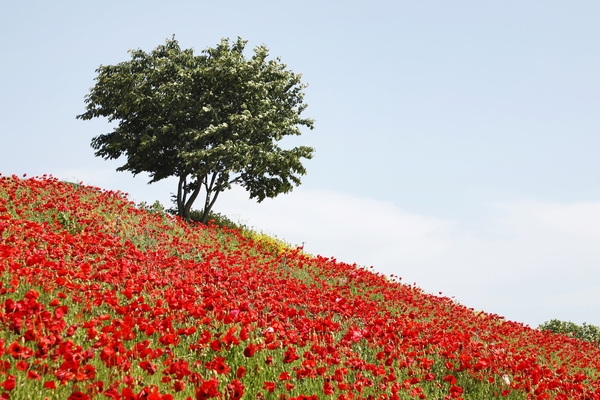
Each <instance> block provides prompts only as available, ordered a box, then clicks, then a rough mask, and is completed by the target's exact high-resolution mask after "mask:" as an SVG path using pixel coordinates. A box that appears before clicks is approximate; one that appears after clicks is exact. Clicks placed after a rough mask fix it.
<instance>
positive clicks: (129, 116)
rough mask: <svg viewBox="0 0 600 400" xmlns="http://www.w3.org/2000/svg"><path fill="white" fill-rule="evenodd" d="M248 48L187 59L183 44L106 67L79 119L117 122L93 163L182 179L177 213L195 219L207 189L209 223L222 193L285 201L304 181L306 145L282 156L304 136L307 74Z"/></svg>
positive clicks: (97, 142) (190, 54)
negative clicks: (238, 191)
mask: <svg viewBox="0 0 600 400" xmlns="http://www.w3.org/2000/svg"><path fill="white" fill-rule="evenodd" d="M246 43H247V41H245V40H242V39H241V38H238V39H237V41H235V42H232V43H230V41H229V39H222V40H221V43H219V44H218V45H217V46H216V47H215V48H208V49H206V50H204V51H203V52H202V54H201V55H194V51H193V49H186V50H182V49H181V48H180V47H179V44H178V43H177V41H176V40H175V37H173V38H172V39H168V40H167V41H166V43H165V45H161V46H158V47H157V48H156V49H154V50H153V51H151V52H150V53H145V52H144V51H142V50H139V49H138V50H130V51H129V53H130V55H131V60H130V61H126V62H122V63H119V64H116V65H101V66H100V67H99V68H98V69H97V70H96V72H97V73H98V76H97V77H96V78H95V81H96V84H95V86H94V87H93V88H91V89H90V93H89V94H88V95H87V96H86V97H85V103H86V104H87V106H86V112H85V113H83V114H81V115H78V116H77V118H78V119H83V120H89V119H92V118H94V117H108V121H109V122H112V121H118V126H117V127H116V128H115V129H114V130H113V131H112V132H110V133H106V134H103V135H99V136H96V137H94V138H93V139H92V147H93V148H94V149H95V150H96V152H95V155H96V156H100V157H103V158H104V159H117V158H119V157H120V156H122V155H126V156H127V162H126V163H125V164H123V165H122V166H120V167H119V168H117V171H131V172H132V173H133V174H134V175H137V174H139V173H141V172H147V173H149V175H150V177H151V180H150V182H149V183H154V182H157V181H160V180H161V179H164V178H167V177H170V176H175V177H177V178H178V179H179V184H178V187H177V197H176V199H177V200H176V201H177V212H178V214H179V216H181V217H183V218H185V219H187V220H189V219H190V211H191V207H192V204H193V203H194V201H195V200H196V198H197V197H198V195H199V194H200V192H201V191H202V189H204V191H205V199H204V208H203V210H202V221H201V222H202V223H207V221H208V215H209V212H210V210H211V209H212V207H213V205H214V204H215V201H216V200H217V197H218V196H219V194H220V193H221V192H223V191H224V190H226V189H230V188H231V186H232V185H233V184H238V185H241V186H242V187H244V188H245V189H246V190H247V191H248V192H249V194H250V198H254V199H257V200H258V201H259V202H261V201H262V200H264V199H265V198H267V197H270V198H271V197H275V196H277V195H278V194H280V193H287V192H289V191H291V190H292V189H293V187H294V186H298V185H299V184H300V176H301V175H304V174H305V173H306V169H305V168H304V166H303V165H302V163H301V159H302V158H306V159H310V158H312V154H313V152H314V149H313V148H311V147H307V146H299V147H294V148H292V149H289V150H285V149H282V148H281V147H280V146H279V145H278V142H279V141H280V140H281V139H282V138H283V137H284V136H287V135H300V134H301V132H300V126H302V125H303V126H305V127H308V128H310V129H313V123H314V121H313V120H312V119H309V118H301V116H300V114H302V112H303V111H304V110H305V109H306V107H307V105H306V104H305V103H304V102H303V98H304V93H303V89H304V88H306V86H307V85H305V84H303V83H301V81H300V78H301V75H300V74H295V73H294V72H292V71H290V70H288V69H286V65H285V64H282V63H281V60H280V59H279V58H276V59H275V60H267V57H268V49H267V48H266V47H265V46H258V47H256V48H254V54H253V55H252V57H250V58H246V57H245V56H244V54H243V52H244V48H245V45H246Z"/></svg>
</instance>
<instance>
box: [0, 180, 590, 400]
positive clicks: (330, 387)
mask: <svg viewBox="0 0 600 400" xmlns="http://www.w3.org/2000/svg"><path fill="white" fill-rule="evenodd" d="M0 239H1V242H0V333H1V334H0V394H1V396H2V397H3V398H27V397H28V396H29V395H30V394H31V393H36V397H39V398H44V397H48V398H69V399H88V398H112V399H172V398H189V399H209V398H221V399H240V398H257V399H267V398H279V399H317V398H336V399H341V400H343V399H399V398H421V399H425V398H436V399H440V398H443V399H461V398H463V399H467V398H473V399H481V398H489V397H494V396H496V397H507V398H531V399H547V398H548V399H549V398H556V399H579V398H580V399H600V381H599V376H600V374H599V373H600V350H599V349H598V348H597V347H596V346H593V345H591V344H588V343H585V342H581V341H577V340H574V339H568V338H565V337H561V336H558V335H554V334H551V333H548V332H541V331H538V330H534V329H531V328H529V327H527V326H524V325H523V324H519V323H515V322H510V321H505V320H504V319H503V318H502V317H499V316H497V315H490V314H485V313H475V312H474V311H473V310H472V309H469V308H467V307H464V306H462V305H460V304H456V303H455V302H453V301H452V300H451V299H449V298H446V297H441V296H433V295H429V294H426V293H423V292H422V291H421V290H420V289H418V288H417V287H414V286H411V285H404V284H401V283H400V282H397V281H394V280H391V279H389V278H387V277H385V276H382V275H380V274H376V273H373V272H370V271H368V270H366V269H364V268H359V267H357V266H356V265H348V264H344V263H340V262H337V261H336V260H335V259H331V258H324V257H319V256H317V257H312V256H309V255H305V254H303V253H302V252H301V251H299V249H287V250H285V251H283V250H282V249H281V248H279V247H278V246H276V245H273V244H269V243H266V242H255V241H252V240H250V239H248V238H246V237H244V236H243V235H241V234H240V233H239V232H236V231H231V230H226V229H221V228H218V227H214V226H211V227H202V226H198V227H191V226H188V225H187V224H185V223H183V222H181V221H180V220H178V219H176V218H172V217H169V216H166V215H164V214H161V213H156V214H153V213H150V212H147V211H143V210H140V209H138V208H136V207H135V206H134V205H133V204H132V203H130V202H128V201H127V198H126V195H124V194H123V193H119V192H109V191H102V190H100V189H98V188H92V187H85V186H82V185H75V184H68V183H63V182H59V181H57V180H56V179H54V178H51V177H42V178H33V179H26V180H25V179H20V178H18V177H16V176H12V177H2V176H0ZM273 396H275V397H273Z"/></svg>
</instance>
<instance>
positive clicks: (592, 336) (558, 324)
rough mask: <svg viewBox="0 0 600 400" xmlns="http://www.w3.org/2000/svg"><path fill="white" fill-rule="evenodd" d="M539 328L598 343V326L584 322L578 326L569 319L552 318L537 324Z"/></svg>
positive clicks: (599, 339) (599, 334)
mask: <svg viewBox="0 0 600 400" xmlns="http://www.w3.org/2000/svg"><path fill="white" fill-rule="evenodd" d="M539 328H540V329H541V330H544V331H550V332H554V333H559V334H562V335H565V336H569V337H572V338H576V339H581V340H583V341H586V342H590V343H596V344H598V345H600V328H598V327H597V326H595V325H588V324H586V323H585V322H584V323H583V324H582V325H581V326H579V325H577V324H575V323H573V322H571V321H569V322H565V321H559V320H557V319H553V320H550V321H547V322H544V323H543V324H541V325H540V326H539Z"/></svg>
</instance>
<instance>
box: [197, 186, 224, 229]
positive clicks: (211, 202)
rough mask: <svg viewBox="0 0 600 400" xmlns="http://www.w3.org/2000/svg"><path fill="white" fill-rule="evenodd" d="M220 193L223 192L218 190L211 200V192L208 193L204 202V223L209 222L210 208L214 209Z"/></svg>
mask: <svg viewBox="0 0 600 400" xmlns="http://www.w3.org/2000/svg"><path fill="white" fill-rule="evenodd" d="M219 193H221V192H216V193H215V196H214V197H213V198H212V200H210V193H207V194H206V201H205V202H204V210H203V211H202V221H200V222H202V223H203V224H204V225H206V224H208V218H209V215H210V210H212V208H213V206H214V205H215V201H217V197H218V196H219Z"/></svg>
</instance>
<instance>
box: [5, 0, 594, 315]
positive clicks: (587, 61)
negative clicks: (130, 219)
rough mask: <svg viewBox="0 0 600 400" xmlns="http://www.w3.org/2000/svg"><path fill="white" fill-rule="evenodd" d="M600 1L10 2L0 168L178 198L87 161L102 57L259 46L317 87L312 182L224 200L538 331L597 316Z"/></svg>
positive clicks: (310, 240)
mask: <svg viewBox="0 0 600 400" xmlns="http://www.w3.org/2000/svg"><path fill="white" fill-rule="evenodd" d="M598 21H600V3H598V2H597V1H572V2H565V1H528V2H523V1H418V2H417V1H413V2H401V1H370V2H356V1H354V2H353V1H344V2H341V1H336V2H333V1H330V2H327V4H324V2H322V1H319V2H317V1H304V2H300V3H298V2H281V1H279V2H277V1H253V2H243V1H237V2H232V1H229V2H228V1H223V2H203V1H172V2H170V3H169V4H168V5H166V3H165V2H158V1H143V2H142V1H128V2H122V1H105V2H102V3H98V2H86V1H60V2H52V3H51V2H44V1H28V2H20V3H17V2H12V4H11V3H9V2H2V3H1V4H0V34H1V35H2V38H3V40H2V42H1V43H0V54H1V59H2V62H1V63H0V120H1V121H2V127H1V130H0V132H1V133H0V173H2V174H13V173H17V174H23V173H27V174H29V175H36V174H39V175H41V174H44V173H50V174H53V175H55V176H57V177H59V178H62V179H71V180H74V179H76V180H83V181H84V182H85V183H88V184H91V185H97V186H102V187H106V188H114V189H121V190H123V191H127V192H129V193H131V195H132V197H133V198H134V199H135V200H136V201H141V200H147V201H153V200H154V199H159V200H161V201H162V202H163V203H167V202H168V201H169V193H170V192H172V191H174V190H175V187H174V185H175V184H174V183H173V182H169V181H166V182H161V183H160V184H156V185H151V186H147V185H146V184H145V183H146V180H145V178H144V177H142V176H138V177H137V178H135V179H133V178H132V177H131V175H130V174H128V173H117V172H115V171H114V169H115V168H116V167H117V166H118V165H120V164H119V163H118V162H107V161H103V160H101V159H98V158H96V157H94V156H93V150H92V149H91V148H90V146H89V143H90V140H91V138H92V137H93V136H95V135H98V134H101V133H105V132H107V131H109V130H110V127H109V126H108V125H107V124H106V122H105V121H102V120H96V121H91V122H90V121H79V120H75V116H76V115H77V114H80V113H82V112H83V111H84V103H83V98H84V96H85V94H87V92H88V91H89V88H90V87H91V86H92V85H93V84H94V82H93V78H94V77H95V75H96V74H95V72H94V71H95V69H96V68H97V67H98V66H99V65H100V64H114V63H117V62H121V61H126V60H128V59H129V55H128V53H127V50H128V49H133V48H141V49H143V50H146V51H149V50H152V49H153V48H155V47H156V46H157V45H159V44H162V43H164V41H165V39H166V38H169V37H171V35H173V34H175V35H176V38H177V39H178V41H179V42H180V44H181V46H182V47H184V48H188V47H193V48H194V49H196V51H198V52H200V51H201V50H202V49H204V48H206V47H208V46H214V45H215V44H217V43H218V42H219V40H220V39H221V38H222V37H231V38H235V37H236V36H241V37H242V38H244V39H247V40H248V41H249V43H248V45H249V46H250V47H253V46H256V45H259V44H265V45H267V46H268V47H269V48H270V49H271V54H272V55H273V56H280V57H281V59H282V61H283V62H284V63H286V64H288V66H289V68H291V69H292V70H294V71H295V72H300V73H302V74H303V80H304V82H306V83H308V84H309V87H308V88H307V90H306V101H307V103H308V104H309V107H308V109H307V110H306V114H305V115H306V116H309V117H312V118H314V119H315V120H316V124H315V129H314V131H309V132H306V133H305V134H304V135H302V136H301V137H300V138H298V139H297V140H295V141H294V142H295V143H302V144H308V145H311V146H313V147H315V148H316V154H315V158H314V159H313V160H311V161H309V162H307V163H306V166H307V168H308V175H307V176H306V177H305V178H304V180H303V182H304V183H303V185H302V186H301V187H300V188H298V189H297V190H295V191H294V192H292V193H291V194H289V195H286V196H283V197H281V198H278V199H276V200H273V201H266V202H265V203H263V204H260V205H258V206H257V205H255V204H254V203H251V202H249V201H246V200H245V199H244V194H243V193H241V192H240V191H232V192H230V193H226V194H223V195H222V198H220V200H219V201H218V202H217V204H216V206H215V208H216V210H217V211H222V212H225V213H227V214H229V215H234V216H237V218H240V219H241V220H242V221H244V222H247V223H248V224H250V225H252V226H255V227H256V228H258V229H263V230H266V231H268V232H270V233H273V234H276V235H278V236H279V237H282V238H285V239H288V240H289V241H291V242H294V243H300V242H302V241H305V242H306V249H307V250H308V251H309V252H312V253H320V254H323V255H326V256H335V257H336V258H338V259H339V260H342V261H347V262H351V263H352V262H357V263H359V264H361V265H373V266H374V267H375V269H376V270H378V271H381V272H384V273H393V274H396V275H400V276H402V277H404V279H405V280H409V281H410V282H413V281H417V284H418V285H419V286H421V287H423V288H424V289H425V290H426V291H428V292H435V293H437V292H438V291H443V292H444V293H445V294H448V295H451V296H456V298H457V299H458V300H459V301H461V302H462V303H464V304H466V305H468V306H471V307H474V308H477V309H484V310H486V311H489V312H494V313H497V314H501V315H505V316H507V317H508V318H510V319H514V320H518V321H522V322H526V323H528V324H531V325H537V324H538V323H540V322H543V321H545V320H548V319H551V318H559V319H564V320H572V321H574V322H577V323H581V322H584V321H586V322H588V323H594V324H597V325H600V296H599V295H597V293H600V273H599V269H600V250H598V248H600V185H599V183H600V157H598V156H597V153H598V151H599V150H600V135H599V134H598V130H599V127H600V113H599V112H598V110H599V109H600V107H599V106H600V75H599V71H600V52H599V51H598V47H599V42H600V24H598Z"/></svg>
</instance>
